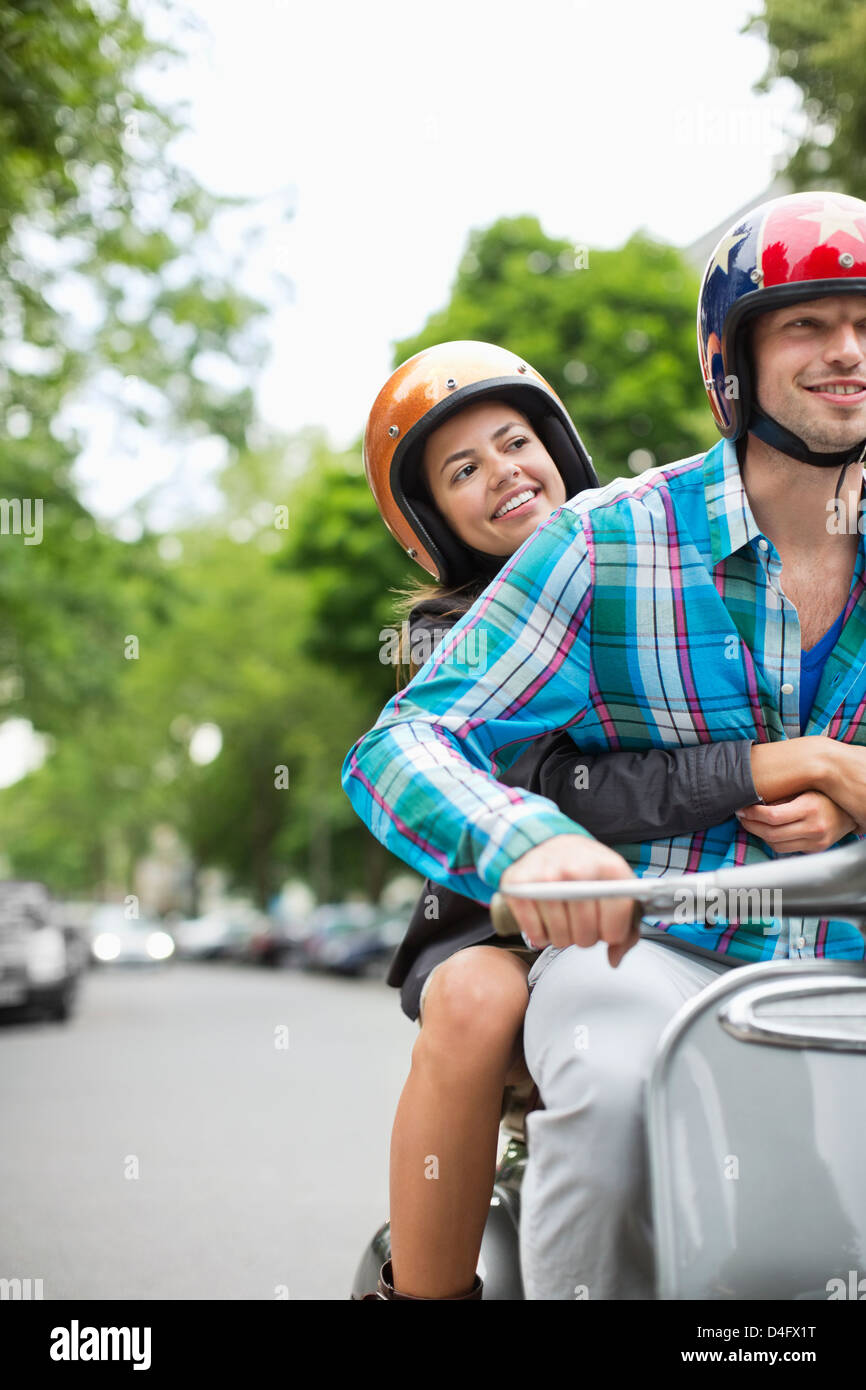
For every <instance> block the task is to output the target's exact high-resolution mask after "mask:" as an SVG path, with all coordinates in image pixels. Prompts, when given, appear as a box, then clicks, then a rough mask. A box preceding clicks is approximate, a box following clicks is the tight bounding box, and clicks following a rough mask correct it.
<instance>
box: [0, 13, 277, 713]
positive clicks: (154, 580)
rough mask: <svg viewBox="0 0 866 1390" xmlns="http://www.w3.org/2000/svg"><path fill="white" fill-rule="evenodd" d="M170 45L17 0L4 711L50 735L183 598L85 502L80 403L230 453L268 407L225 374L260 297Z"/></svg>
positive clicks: (1, 282) (8, 141)
mask: <svg viewBox="0 0 866 1390" xmlns="http://www.w3.org/2000/svg"><path fill="white" fill-rule="evenodd" d="M172 56H173V50H172V49H171V48H170V47H169V46H168V45H165V44H157V43H154V42H152V41H151V40H150V39H149V38H148V37H147V35H146V33H145V30H144V27H143V24H142V22H141V20H140V19H138V18H137V17H136V15H135V14H134V13H133V11H132V9H131V7H130V5H129V3H128V0H113V3H111V4H103V3H100V4H96V3H88V0H77V2H76V3H75V4H66V5H62V6H58V5H56V4H53V3H49V0H21V3H18V4H16V5H9V4H0V327H2V349H0V426H3V425H5V430H3V432H2V435H0V490H2V498H0V508H2V507H4V506H5V507H6V512H5V514H2V515H0V630H2V633H3V637H2V641H0V719H2V718H3V717H8V716H11V715H24V716H26V717H29V718H31V719H32V720H33V722H34V723H35V724H37V725H38V726H39V727H40V728H43V729H50V730H59V729H60V728H61V727H64V726H66V725H69V724H72V723H73V722H74V720H75V719H76V717H77V716H78V714H79V713H80V711H81V710H82V708H84V707H85V706H90V705H92V704H93V702H98V703H100V702H101V703H105V702H107V701H110V700H111V699H112V698H113V692H114V690H115V688H116V683H117V678H119V675H120V671H121V664H120V663H119V662H118V659H117V654H118V651H119V642H120V639H122V636H123V634H124V633H126V632H128V631H130V626H131V623H132V622H133V621H137V617H136V615H135V612H134V610H135V609H136V606H137V602H138V601H139V600H142V601H145V602H146V603H151V602H153V601H155V602H156V603H157V605H159V604H160V603H163V602H164V601H165V598H166V594H167V587H166V585H165V581H164V579H162V578H160V577H159V567H158V566H157V565H156V564H155V563H154V558H155V551H154V546H153V544H152V543H151V542H148V541H147V540H145V542H144V543H143V544H142V545H140V546H129V545H121V544H120V543H118V542H116V541H114V540H113V538H112V537H111V536H110V535H109V534H106V532H105V531H104V530H103V529H101V528H100V527H98V526H97V525H95V524H94V521H93V518H92V517H90V516H89V514H88V513H87V511H86V509H85V508H84V507H83V506H82V505H81V504H80V502H79V501H78V500H77V498H76V495H75V489H74V486H73V483H72V466H73V464H74V461H75V459H76V457H77V455H78V453H79V452H80V447H81V439H80V438H79V436H78V434H77V433H76V430H75V429H74V428H73V426H72V424H71V421H70V407H71V406H72V405H74V404H75V403H77V402H81V401H82V400H85V399H86V400H90V401H91V402H92V401H94V400H97V399H98V400H100V401H101V403H102V404H103V406H104V407H105V408H106V409H108V410H111V411H113V412H115V414H116V416H117V418H118V420H119V422H120V425H121V426H122V427H126V426H128V427H129V428H133V429H135V428H140V429H143V430H147V431H149V432H150V434H151V435H152V437H153V438H154V440H156V439H158V438H159V437H160V434H161V436H162V437H163V438H166V439H168V438H170V439H171V440H172V442H173V444H174V445H175V446H177V445H178V444H180V443H183V441H184V440H191V439H194V438H196V437H199V436H201V435H202V434H215V435H219V436H221V437H222V438H223V439H224V440H225V441H226V442H227V444H228V446H229V449H230V450H237V449H238V448H239V447H241V445H242V444H243V442H244V439H245V433H246V429H247V426H248V424H249V421H250V418H251V410H252V397H251V392H250V388H249V382H248V381H247V380H243V379H239V380H237V381H236V384H235V385H234V386H233V387H232V388H231V389H228V388H226V387H223V386H219V385H217V384H216V381H217V373H216V371H215V364H216V363H222V364H223V366H226V365H227V364H228V365H230V366H231V368H232V369H233V370H234V371H236V372H237V371H238V370H239V371H240V373H241V377H242V378H243V376H244V374H246V376H248V375H249V373H250V372H251V371H252V370H253V368H254V367H255V366H256V365H257V364H258V363H259V362H260V360H261V355H262V348H261V343H260V341H259V339H258V337H257V323H258V319H259V317H260V315H261V313H262V311H263V310H262V306H261V305H259V304H257V303H255V302H254V301H252V300H250V299H249V298H247V297H245V296H244V295H243V294H241V293H240V292H239V291H238V290H237V289H236V288H235V285H234V279H235V271H234V269H233V268H228V267H226V266H224V265H220V258H219V256H217V255H216V254H215V252H214V249H213V246H212V245H211V244H210V240H209V228H210V225H211V223H212V221H213V219H214V217H215V216H216V214H217V213H218V211H219V210H220V208H221V206H222V205H223V202H224V200H218V199H215V198H213V197H211V196H210V195H208V194H207V193H206V192H205V191H204V190H203V189H202V188H200V187H199V186H198V185H197V184H196V182H195V181H194V180H193V179H192V178H191V177H190V176H189V175H188V174H186V173H184V172H183V171H182V170H179V169H178V168H176V167H174V165H173V164H172V162H171V159H170V157H169V152H168V146H169V143H170V141H171V140H172V139H173V138H174V136H175V135H176V134H177V133H178V131H179V129H180V125H179V122H178V120H177V119H176V117H175V116H174V115H173V114H172V113H169V112H166V111H162V110H160V109H158V108H157V107H156V106H155V105H154V104H153V103H152V102H150V101H149V100H148V99H147V98H146V96H145V95H144V94H143V91H142V90H141V87H140V84H139V75H138V74H139V69H140V68H142V67H146V66H147V65H148V64H153V63H156V62H157V61H158V60H159V61H168V60H170V59H171V58H172ZM15 508H17V512H16V511H15ZM28 508H29V512H28ZM37 511H38V512H39V513H40V522H41V531H42V534H41V536H40V538H39V540H36V539H35V532H36V528H35V525H31V527H30V532H31V534H30V537H29V538H28V537H27V536H26V535H25V529H26V528H25V521H24V518H25V516H26V515H29V516H30V520H31V522H33V521H34V520H35V513H36V512H37ZM7 518H8V520H7ZM4 521H5V524H4ZM149 587H151V588H152V590H153V595H152V597H151V596H150V595H148V597H147V598H146V599H145V591H146V590H147V589H148V588H149ZM133 593H134V594H135V595H136V598H135V600H134V601H133V600H132V598H131V595H132V594H133ZM112 676H114V678H115V679H114V680H113V679H112Z"/></svg>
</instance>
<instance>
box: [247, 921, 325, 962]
mask: <svg viewBox="0 0 866 1390" xmlns="http://www.w3.org/2000/svg"><path fill="white" fill-rule="evenodd" d="M311 916H312V914H310V913H308V914H307V915H306V916H304V917H293V918H291V919H287V918H284V917H277V918H271V920H270V921H268V922H267V923H266V924H265V925H264V926H262V927H261V928H260V929H259V930H258V931H255V932H253V934H252V936H251V937H250V939H249V941H248V942H247V945H246V950H245V952H244V957H245V959H246V960H249V961H252V962H253V964H254V965H270V966H283V965H298V964H301V963H303V960H304V955H305V953H304V942H305V941H306V939H307V937H308V936H309V934H310V920H311Z"/></svg>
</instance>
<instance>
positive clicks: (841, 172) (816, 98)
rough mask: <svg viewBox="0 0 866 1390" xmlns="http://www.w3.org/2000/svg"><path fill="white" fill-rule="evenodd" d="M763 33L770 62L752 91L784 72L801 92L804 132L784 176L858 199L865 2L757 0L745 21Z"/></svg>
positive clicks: (862, 166) (865, 180) (863, 178)
mask: <svg viewBox="0 0 866 1390" xmlns="http://www.w3.org/2000/svg"><path fill="white" fill-rule="evenodd" d="M746 27H747V28H748V29H752V30H756V31H758V32H760V33H763V34H765V35H766V38H767V41H768V43H769V45H770V61H769V64H768V66H767V71H766V73H765V74H764V77H763V78H762V80H761V82H760V84H759V87H758V90H759V91H766V90H768V88H769V87H770V86H771V85H772V83H773V82H775V81H776V80H778V79H779V78H785V77H786V78H789V79H790V80H791V81H792V82H794V83H795V84H796V85H797V86H798V87H799V88H800V91H801V92H802V94H803V106H804V111H805V114H806V116H807V119H808V130H807V133H806V136H805V138H804V139H803V140H801V142H800V143H799V145H798V147H797V149H796V150H795V152H794V154H793V155H792V157H791V159H790V161H789V163H788V165H787V167H786V168H785V171H784V172H785V175H786V176H787V177H788V178H789V179H790V180H791V182H792V183H793V185H794V187H795V188H799V189H808V188H816V187H817V188H834V189H839V190H841V191H843V192H845V193H851V194H853V195H854V196H855V197H859V198H866V88H864V84H863V65H864V55H866V6H864V5H863V3H862V0H764V8H763V11H762V13H761V14H760V15H758V16H756V17H755V18H754V19H752V20H751V21H750V22H749V24H748V25H747V26H746Z"/></svg>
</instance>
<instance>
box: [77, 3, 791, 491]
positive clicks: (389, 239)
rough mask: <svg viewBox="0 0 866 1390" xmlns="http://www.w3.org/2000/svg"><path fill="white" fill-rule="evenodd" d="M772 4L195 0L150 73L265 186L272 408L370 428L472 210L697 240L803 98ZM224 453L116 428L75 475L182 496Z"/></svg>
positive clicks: (252, 268)
mask: <svg viewBox="0 0 866 1390" xmlns="http://www.w3.org/2000/svg"><path fill="white" fill-rule="evenodd" d="M141 8H143V10H144V13H145V16H150V17H151V27H152V28H153V29H154V32H162V23H161V21H160V20H159V7H158V6H154V5H153V4H152V3H150V4H149V3H146V0H144V3H142V4H141ZM759 8H760V5H759V0H754V3H746V0H730V3H728V4H727V5H724V6H720V5H718V4H716V3H711V0H658V2H657V3H655V4H646V3H644V2H643V0H620V2H619V3H617V0H610V2H609V3H607V4H602V5H599V4H597V3H595V0H531V3H526V0H524V2H523V3H516V0H461V3H460V4H448V3H439V4H436V5H431V4H417V3H415V4H412V3H409V4H407V3H406V0H402V2H401V3H397V0H367V3H365V4H363V5H360V4H357V3H350V2H349V0H340V2H339V3H327V0H325V3H315V4H313V3H310V2H309V0H305V3H299V0H187V4H186V9H187V11H188V12H191V13H193V14H194V15H195V16H196V17H197V19H198V21H199V24H198V26H197V27H196V28H195V29H194V30H193V31H189V30H180V31H178V30H177V29H176V28H175V31H174V33H175V37H176V38H179V39H180V42H181V43H182V44H183V46H184V47H185V48H186V50H187V52H188V54H189V57H188V60H187V61H186V62H185V63H183V64H179V65H175V66H174V67H173V68H172V69H170V71H169V73H168V74H167V75H166V76H165V77H163V78H160V79H159V80H152V81H151V83H150V84H149V85H150V87H151V89H152V90H153V91H155V92H156V93H158V94H159V95H164V96H166V97H170V98H172V99H177V98H183V99H186V100H187V101H188V103H189V105H188V119H189V122H190V125H191V130H190V133H189V135H187V136H185V137H183V138H182V139H181V140H179V141H178V142H177V143H176V144H175V146H174V151H175V154H176V157H177V159H178V160H179V161H181V162H182V163H184V164H186V165H187V166H188V167H189V168H191V169H192V170H193V171H194V173H195V174H196V176H197V177H198V178H199V180H200V181H202V182H203V183H204V184H205V185H207V186H209V187H210V188H212V189H214V190H215V191H218V192H221V193H232V194H243V195H245V196H249V197H253V198H256V199H258V200H261V201H260V202H259V203H257V205H256V208H255V209H254V210H253V212H252V213H250V212H248V213H247V214H245V218H246V221H245V224H244V225H246V226H247V227H249V226H250V225H253V226H258V227H259V229H260V230H261V231H262V233H263V240H262V242H261V245H260V247H259V249H258V252H257V254H256V255H255V256H251V258H250V262H249V272H248V274H249V281H248V283H249V287H250V288H251V289H255V290H257V291H258V292H259V293H260V294H264V295H265V297H266V298H267V299H268V302H269V303H271V304H273V315H272V318H271V322H270V325H269V337H270V341H271V344H272V357H271V362H270V366H269V367H268V369H267V370H266V372H265V373H264V375H263V377H262V379H261V385H260V390H259V403H260V408H261V412H262V414H263V416H264V418H265V419H267V420H268V421H269V422H271V423H272V424H274V425H277V426H280V427H281V428H283V429H285V430H288V431H291V430H296V429H298V428H301V427H302V426H304V425H311V424H313V425H321V426H323V427H324V428H325V429H326V430H327V432H328V434H329V436H330V438H331V440H332V441H333V442H334V443H335V444H337V445H345V444H348V443H349V442H350V441H351V440H352V439H353V438H354V437H355V436H357V434H358V433H359V432H360V430H361V429H362V427H363V423H364V420H365V418H366V414H367V411H368V409H369V407H370V405H371V404H372V401H373V398H374V396H375V394H376V392H377V391H378V390H379V387H380V386H381V385H382V383H383V382H384V380H385V378H386V376H387V374H388V372H389V371H390V369H391V349H392V344H393V342H394V341H395V340H397V339H399V338H401V337H404V336H406V335H408V334H411V333H414V332H416V331H417V330H418V329H419V328H420V327H421V325H422V324H423V322H424V320H425V319H426V317H427V315H428V314H429V313H430V312H431V311H432V310H434V309H436V308H438V307H439V306H440V305H441V304H442V303H443V302H444V301H445V300H446V299H447V296H448V291H449V286H450V284H451V282H452V279H453V277H454V273H455V269H456V266H457V263H458V260H459V258H460V255H461V252H462V250H463V248H464V246H465V243H466V238H467V235H468V233H469V231H470V229H472V228H474V227H483V226H485V225H487V224H489V223H490V222H492V221H493V220H494V219H496V218H497V217H500V216H503V215H513V214H520V213H526V212H528V213H534V214H535V215H537V216H538V217H539V219H540V221H541V223H542V226H543V227H544V228H545V230H546V231H547V232H548V233H550V234H551V235H554V236H561V237H566V238H568V239H569V240H571V241H572V242H574V243H575V244H576V245H583V244H586V245H588V246H598V247H611V246H617V245H619V244H621V243H622V242H623V241H624V240H625V239H626V238H627V237H628V236H629V235H630V234H631V233H632V232H633V231H634V230H635V229H636V228H638V227H644V228H646V229H648V230H649V231H650V232H651V233H654V234H656V235H657V236H659V237H662V238H665V239H667V240H670V241H673V242H674V243H676V244H679V245H686V244H688V243H689V242H691V241H692V240H694V239H695V238H696V237H698V236H699V235H701V233H703V232H705V231H706V230H707V229H708V228H711V227H713V226H715V225H716V224H717V223H719V222H720V221H722V220H723V219H725V218H727V216H728V215H729V214H731V213H733V212H734V211H735V210H736V209H738V208H739V207H740V206H741V205H742V204H743V203H746V202H748V201H749V200H750V199H752V198H755V199H757V198H758V196H759V195H760V194H761V193H763V192H764V190H765V189H766V187H767V185H768V184H769V182H770V180H771V178H772V174H773V167H774V158H775V157H777V156H778V155H779V154H780V152H781V151H783V150H784V149H785V147H786V135H785V128H786V127H787V128H789V129H790V128H791V125H792V113H794V112H796V109H797V106H798V93H797V91H796V89H795V88H794V87H793V85H792V84H789V83H785V84H783V85H781V86H780V87H778V88H777V89H776V90H775V91H774V92H773V93H772V94H771V95H769V96H756V95H755V94H754V93H753V90H752V88H753V85H754V83H755V82H756V80H757V79H758V78H759V77H760V76H761V74H762V72H763V70H764V67H765V64H766V47H765V45H764V43H763V41H762V40H761V39H760V38H757V37H744V36H743V35H741V34H740V33H739V30H740V29H741V27H742V25H743V23H744V22H745V20H746V19H747V18H748V16H749V15H750V13H752V12H754V11H755V10H757V9H759ZM287 203H293V204H294V206H295V209H296V211H295V215H294V217H293V218H292V219H291V220H288V221H287V220H285V218H283V217H282V216H281V211H282V210H283V209H284V208H285V206H286V205H287ZM230 234H233V233H230V232H227V233H226V235H227V236H228V235H230ZM274 270H280V271H281V272H282V273H283V274H284V275H286V276H287V277H288V278H289V279H290V280H291V282H292V284H293V286H294V291H293V298H292V299H289V298H287V297H286V296H285V295H283V296H282V297H281V296H280V295H279V294H278V292H277V288H276V282H275V280H274V278H273V271H274ZM695 370H697V365H696V367H695ZM218 458H219V451H218V450H216V451H215V450H213V449H210V450H209V449H208V446H201V447H200V448H199V449H198V451H196V453H195V454H194V455H193V454H191V453H189V452H187V453H186V454H185V455H184V458H183V459H182V460H178V459H176V458H175V459H172V458H171V457H170V456H169V452H168V451H166V450H165V449H151V450H147V449H144V450H142V451H141V453H140V455H139V457H137V458H136V460H135V461H134V466H128V467H123V468H120V467H118V466H117V460H116V459H115V458H112V456H111V447H110V433H109V431H108V430H107V427H103V428H102V429H99V428H97V429H95V431H94V435H93V442H92V445H91V448H90V449H89V451H88V453H87V456H86V457H85V459H83V460H82V464H81V467H80V472H79V476H80V478H81V480H82V483H83V484H84V486H85V499H86V501H87V502H88V503H89V505H91V506H92V507H93V508H94V510H96V511H97V512H99V513H101V514H103V515H106V516H109V515H114V516H116V515H118V514H119V512H121V511H122V510H123V508H124V507H125V506H126V505H128V503H129V502H130V501H131V500H132V499H133V498H134V497H135V496H136V495H138V494H139V493H141V492H143V491H144V490H145V489H146V488H147V487H148V486H150V485H151V484H152V483H154V482H156V481H162V482H163V483H164V484H166V492H167V493H171V492H174V493H175V494H176V495H177V496H178V497H180V496H181V495H182V494H183V493H184V492H185V491H186V488H185V487H184V485H183V484H184V480H185V481H186V483H187V484H189V482H190V480H191V479H192V480H196V479H199V478H200V479H204V478H205V477H206V475H207V473H208V471H209V470H210V469H212V467H213V466H214V464H215V462H217V461H218Z"/></svg>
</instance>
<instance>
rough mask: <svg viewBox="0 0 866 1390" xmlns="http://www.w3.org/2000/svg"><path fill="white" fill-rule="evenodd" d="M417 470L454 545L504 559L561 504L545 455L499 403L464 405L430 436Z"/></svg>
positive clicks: (521, 418) (561, 487) (515, 414)
mask: <svg viewBox="0 0 866 1390" xmlns="http://www.w3.org/2000/svg"><path fill="white" fill-rule="evenodd" d="M423 471H424V478H425V480H426V483H427V486H428V488H429V490H430V495H431V497H432V500H433V502H434V504H435V505H436V506H437V507H438V509H439V511H440V512H441V514H442V516H443V517H444V518H445V520H446V521H447V522H448V523H449V525H451V526H452V527H453V529H454V530H455V531H456V532H457V534H458V535H459V536H460V538H461V539H462V540H464V541H466V542H467V544H469V545H473V546H475V547H476V548H477V549H478V550H484V551H487V552H489V553H490V554H492V555H501V556H502V557H503V559H504V558H505V556H506V555H510V554H512V553H513V552H514V550H515V548H516V546H517V545H520V544H521V542H522V541H524V540H525V539H526V537H527V536H528V535H530V534H531V532H532V531H533V530H534V529H535V527H536V526H537V525H538V524H539V522H541V521H543V520H544V518H545V517H547V516H549V515H550V513H551V511H552V510H553V508H554V507H558V506H559V505H560V504H561V503H563V502H564V501H565V500H566V490H565V483H564V482H563V480H562V475H561V473H560V472H559V469H558V468H557V466H556V464H555V463H554V461H553V459H552V458H551V456H550V454H549V453H548V451H547V450H546V449H545V447H544V445H543V444H542V442H541V440H540V439H539V438H538V435H537V434H536V433H535V431H534V430H533V428H532V426H531V425H530V423H529V420H528V419H527V417H526V416H525V415H523V414H521V412H520V411H518V410H516V409H515V408H514V406H512V405H509V404H507V403H506V402H505V401H496V400H491V401H482V402H480V403H479V404H478V405H470V406H467V407H466V409H465V410H463V411H461V413H460V414H459V415H458V416H453V417H452V418H451V419H449V420H446V421H445V423H444V424H442V425H440V426H439V428H438V429H435V430H433V432H432V434H431V435H430V437H429V439H428V440H427V443H426V446H425V448H424V460H423Z"/></svg>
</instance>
